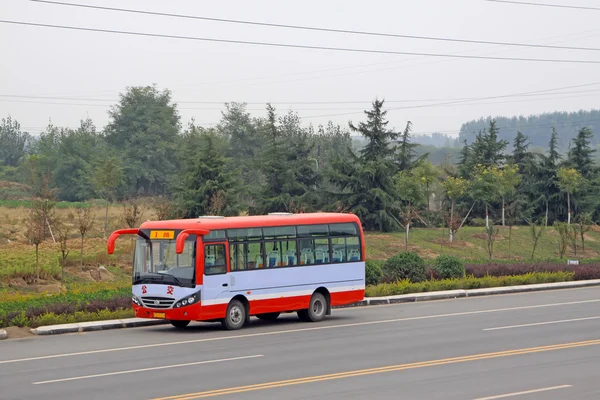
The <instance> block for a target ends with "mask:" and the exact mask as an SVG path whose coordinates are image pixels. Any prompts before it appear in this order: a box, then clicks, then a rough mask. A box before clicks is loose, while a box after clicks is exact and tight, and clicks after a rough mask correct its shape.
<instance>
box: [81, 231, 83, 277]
mask: <svg viewBox="0 0 600 400" xmlns="http://www.w3.org/2000/svg"><path fill="white" fill-rule="evenodd" d="M81 269H82V270H83V235H81Z"/></svg>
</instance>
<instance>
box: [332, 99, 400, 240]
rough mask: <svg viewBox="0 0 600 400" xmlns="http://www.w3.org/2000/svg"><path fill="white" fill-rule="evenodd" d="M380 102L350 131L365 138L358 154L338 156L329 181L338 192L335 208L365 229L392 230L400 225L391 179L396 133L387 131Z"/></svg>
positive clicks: (393, 167)
mask: <svg viewBox="0 0 600 400" xmlns="http://www.w3.org/2000/svg"><path fill="white" fill-rule="evenodd" d="M382 106H383V101H375V102H373V108H372V110H371V111H365V114H366V115H367V121H366V122H361V123H359V125H358V128H357V127H355V126H354V125H353V124H352V123H350V129H351V130H353V131H355V132H359V133H360V134H361V135H363V136H364V137H365V138H366V139H367V145H366V146H365V147H364V148H363V149H362V150H361V152H360V155H358V156H357V155H355V154H354V153H353V152H352V151H350V152H349V154H350V155H349V156H347V157H344V158H342V157H337V158H336V159H335V160H334V162H332V165H331V167H332V168H330V170H329V174H328V175H329V179H330V181H331V182H332V183H334V184H335V185H336V186H337V187H338V188H339V189H340V190H341V192H338V193H336V197H337V198H338V200H339V202H338V203H337V207H338V209H342V210H346V211H350V212H353V213H354V214H356V215H357V216H358V217H359V218H360V219H361V221H362V222H363V224H364V226H365V229H367V230H380V231H391V230H395V229H397V228H399V227H400V226H401V224H400V221H399V220H398V217H399V216H400V214H401V212H402V209H401V208H400V204H399V201H398V198H399V196H398V193H397V189H396V187H395V184H394V180H393V177H394V175H395V174H396V172H397V166H396V165H395V163H394V159H393V158H394V147H393V145H392V141H393V140H394V139H396V138H397V137H398V133H396V132H393V131H389V130H387V129H386V126H387V124H388V121H386V120H385V114H386V112H385V111H382V110H381V109H382Z"/></svg>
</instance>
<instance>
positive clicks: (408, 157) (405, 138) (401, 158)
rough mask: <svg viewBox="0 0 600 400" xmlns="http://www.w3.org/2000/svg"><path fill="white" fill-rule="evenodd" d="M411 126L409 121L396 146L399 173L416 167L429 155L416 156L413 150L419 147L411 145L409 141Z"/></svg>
mask: <svg viewBox="0 0 600 400" xmlns="http://www.w3.org/2000/svg"><path fill="white" fill-rule="evenodd" d="M411 128H412V124H411V122H410V121H409V122H408V123H407V124H406V128H405V129H404V132H402V135H401V136H400V145H399V146H398V156H397V161H396V163H397V166H398V169H399V170H400V171H409V170H411V169H413V168H414V167H415V166H417V165H418V164H419V163H420V162H421V161H423V160H424V159H426V158H427V157H428V156H429V153H425V154H421V155H420V156H417V152H416V151H415V150H414V148H415V147H417V146H419V144H417V143H411V141H410V130H411Z"/></svg>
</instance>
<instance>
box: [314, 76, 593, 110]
mask: <svg viewBox="0 0 600 400" xmlns="http://www.w3.org/2000/svg"><path fill="white" fill-rule="evenodd" d="M594 85H600V82H593V83H585V84H582V85H573V86H564V87H561V88H554V89H543V90H534V91H530V92H522V93H512V94H505V95H498V96H486V97H479V98H473V99H470V100H456V101H450V102H443V103H436V104H423V105H416V106H405V107H395V108H388V111H395V110H406V109H409V108H424V107H438V106H446V105H452V104H459V103H464V102H471V101H481V100H492V99H501V98H506V97H515V96H524V95H530V94H537V93H547V92H554V91H557V90H564V89H575V88H580V87H586V86H594ZM554 94H559V93H554ZM355 114H359V113H357V112H355V113H340V114H329V115H313V116H310V117H307V118H323V117H337V116H342V115H355Z"/></svg>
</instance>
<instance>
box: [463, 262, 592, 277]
mask: <svg viewBox="0 0 600 400" xmlns="http://www.w3.org/2000/svg"><path fill="white" fill-rule="evenodd" d="M465 271H466V274H467V275H473V276H474V277H475V278H483V277H485V276H512V275H525V274H528V273H532V272H558V271H566V272H571V273H573V274H574V278H573V279H574V280H576V281H580V280H588V279H600V265H598V264H580V265H565V264H548V263H535V264H501V263H491V264H472V265H466V267H465Z"/></svg>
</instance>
